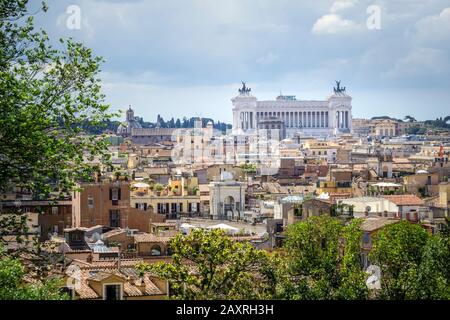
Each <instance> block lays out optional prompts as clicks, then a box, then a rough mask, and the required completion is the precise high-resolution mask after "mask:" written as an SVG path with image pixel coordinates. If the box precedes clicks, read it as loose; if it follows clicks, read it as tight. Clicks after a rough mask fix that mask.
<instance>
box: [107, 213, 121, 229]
mask: <svg viewBox="0 0 450 320" xmlns="http://www.w3.org/2000/svg"><path fill="white" fill-rule="evenodd" d="M109 226H110V227H112V228H120V211H119V210H109Z"/></svg>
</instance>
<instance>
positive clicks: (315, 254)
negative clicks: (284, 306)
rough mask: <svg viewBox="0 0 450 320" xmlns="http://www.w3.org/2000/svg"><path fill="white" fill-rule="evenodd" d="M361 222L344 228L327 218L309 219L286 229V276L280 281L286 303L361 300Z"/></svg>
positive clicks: (363, 276)
mask: <svg viewBox="0 0 450 320" xmlns="http://www.w3.org/2000/svg"><path fill="white" fill-rule="evenodd" d="M359 224H360V221H359V220H353V222H352V223H351V224H349V225H348V226H344V225H343V224H342V222H341V221H339V220H338V219H335V218H332V217H329V216H326V215H324V216H318V217H310V218H308V219H306V220H305V221H302V222H299V223H296V224H294V225H291V226H289V227H288V230H287V234H286V242H285V249H286V257H285V259H286V265H285V266H286V268H287V269H286V275H284V280H283V281H279V283H280V285H279V296H280V297H281V298H285V299H301V300H311V299H363V298H365V297H366V296H367V288H366V286H365V274H364V272H363V270H362V269H361V266H360V260H359V254H360V250H361V247H360V241H361V236H362V232H361V230H360V228H359Z"/></svg>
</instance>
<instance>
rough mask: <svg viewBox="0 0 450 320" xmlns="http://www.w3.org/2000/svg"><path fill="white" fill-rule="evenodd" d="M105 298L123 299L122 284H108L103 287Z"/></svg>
mask: <svg viewBox="0 0 450 320" xmlns="http://www.w3.org/2000/svg"><path fill="white" fill-rule="evenodd" d="M103 292H104V294H103V299H104V300H122V285H120V284H106V285H104V289H103Z"/></svg>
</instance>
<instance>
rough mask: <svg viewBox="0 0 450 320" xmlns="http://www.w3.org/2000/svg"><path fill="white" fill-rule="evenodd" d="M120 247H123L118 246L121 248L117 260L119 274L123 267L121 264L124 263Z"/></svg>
mask: <svg viewBox="0 0 450 320" xmlns="http://www.w3.org/2000/svg"><path fill="white" fill-rule="evenodd" d="M120 247H121V245H120V243H119V245H118V248H119V259H118V260H117V271H118V272H120V267H121V263H122V253H121V251H120Z"/></svg>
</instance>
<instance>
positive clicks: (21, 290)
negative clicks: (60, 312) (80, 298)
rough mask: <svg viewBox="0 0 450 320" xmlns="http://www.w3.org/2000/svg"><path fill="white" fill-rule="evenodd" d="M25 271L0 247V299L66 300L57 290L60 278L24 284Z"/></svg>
mask: <svg viewBox="0 0 450 320" xmlns="http://www.w3.org/2000/svg"><path fill="white" fill-rule="evenodd" d="M25 275H26V271H25V268H24V266H23V265H22V264H21V262H20V261H19V260H18V259H16V258H12V257H10V256H8V255H5V253H4V251H3V249H1V248H0V300H66V299H68V298H69V297H68V296H67V295H65V294H61V293H60V292H59V289H58V288H59V285H60V279H56V278H55V279H49V280H46V281H44V282H39V281H37V282H36V283H31V284H26V283H25V282H24V276H25Z"/></svg>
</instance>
